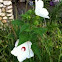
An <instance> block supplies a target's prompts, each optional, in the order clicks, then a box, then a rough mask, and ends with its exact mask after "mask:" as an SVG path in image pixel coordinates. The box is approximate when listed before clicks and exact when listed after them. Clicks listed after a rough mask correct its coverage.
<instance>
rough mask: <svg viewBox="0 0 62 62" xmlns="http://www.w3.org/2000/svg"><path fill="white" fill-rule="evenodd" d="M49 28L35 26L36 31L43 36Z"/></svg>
mask: <svg viewBox="0 0 62 62" xmlns="http://www.w3.org/2000/svg"><path fill="white" fill-rule="evenodd" d="M46 31H47V29H46V28H34V32H35V33H36V34H38V35H40V36H41V37H42V36H43V34H44V33H46Z"/></svg>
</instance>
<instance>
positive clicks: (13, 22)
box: [11, 20, 22, 26]
mask: <svg viewBox="0 0 62 62" xmlns="http://www.w3.org/2000/svg"><path fill="white" fill-rule="evenodd" d="M11 23H12V24H13V25H17V26H20V25H21V23H22V21H20V20H13V21H12V22H11Z"/></svg>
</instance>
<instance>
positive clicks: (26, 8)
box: [25, 0, 29, 12]
mask: <svg viewBox="0 0 62 62" xmlns="http://www.w3.org/2000/svg"><path fill="white" fill-rule="evenodd" d="M28 1H29V0H27V2H26V10H25V12H26V11H27V8H28Z"/></svg>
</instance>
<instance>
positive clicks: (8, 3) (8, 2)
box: [3, 1, 12, 5]
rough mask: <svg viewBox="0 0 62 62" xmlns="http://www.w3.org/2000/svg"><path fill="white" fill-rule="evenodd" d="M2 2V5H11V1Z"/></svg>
mask: <svg viewBox="0 0 62 62" xmlns="http://www.w3.org/2000/svg"><path fill="white" fill-rule="evenodd" d="M3 4H4V5H11V4H12V2H11V1H3Z"/></svg>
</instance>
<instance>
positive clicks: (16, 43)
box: [15, 39, 19, 47]
mask: <svg viewBox="0 0 62 62" xmlns="http://www.w3.org/2000/svg"><path fill="white" fill-rule="evenodd" d="M18 43H19V39H18V40H17V41H16V42H15V47H17V45H18Z"/></svg>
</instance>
